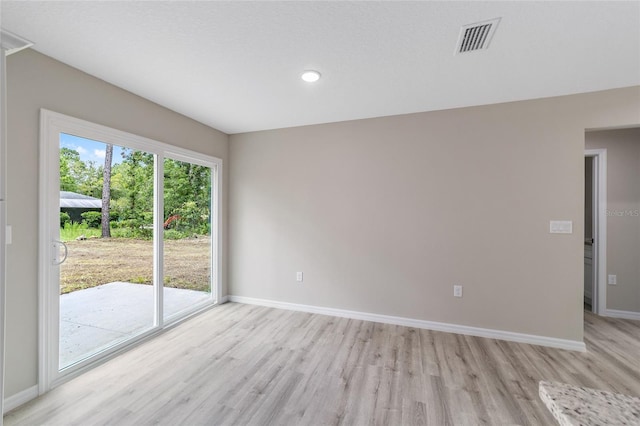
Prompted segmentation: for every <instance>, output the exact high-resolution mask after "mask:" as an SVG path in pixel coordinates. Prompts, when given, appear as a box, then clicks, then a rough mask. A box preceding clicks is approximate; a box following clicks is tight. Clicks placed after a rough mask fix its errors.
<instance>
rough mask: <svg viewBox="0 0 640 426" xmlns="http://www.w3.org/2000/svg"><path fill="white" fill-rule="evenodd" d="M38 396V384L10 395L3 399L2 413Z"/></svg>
mask: <svg viewBox="0 0 640 426" xmlns="http://www.w3.org/2000/svg"><path fill="white" fill-rule="evenodd" d="M37 397H38V385H34V386H31V387H30V388H27V389H25V390H23V391H20V392H18V393H16V394H13V395H11V396H10V397H8V398H6V399H5V400H4V412H3V413H4V414H6V413H8V412H9V411H11V410H13V409H14V408H18V407H19V406H21V405H22V404H26V403H27V402H29V401H31V400H32V399H35V398H37Z"/></svg>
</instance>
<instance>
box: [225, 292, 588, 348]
mask: <svg viewBox="0 0 640 426" xmlns="http://www.w3.org/2000/svg"><path fill="white" fill-rule="evenodd" d="M228 299H229V301H230V302H237V303H245V304H249V305H260V306H268V307H271V308H279V309H287V310H290V311H300V312H308V313H312V314H321V315H331V316H334V317H343V318H352V319H359V320H363V321H372V322H380V323H384V324H394V325H403V326H406V327H414V328H423V329H426V330H434V331H444V332H447V333H455V334H464V335H468V336H477V337H486V338H489V339H498V340H506V341H509V342H518V343H528V344H531V345H539V346H548V347H551V348H559V349H567V350H571V351H579V352H586V350H587V347H586V346H585V344H584V342H580V341H577V340H565V339H558V338H555V337H545V336H537V335H534V334H523V333H514V332H511V331H503V330H492V329H489V328H479V327H470V326H467V325H458V324H448V323H444V322H434V321H425V320H417V319H412V318H404V317H395V316H390V315H380V314H371V313H367V312H358V311H348V310H344V309H335V308H324V307H320V306H312V305H300V304H297V303H288V302H278V301H275V300H267V299H255V298H253V297H244V296H228Z"/></svg>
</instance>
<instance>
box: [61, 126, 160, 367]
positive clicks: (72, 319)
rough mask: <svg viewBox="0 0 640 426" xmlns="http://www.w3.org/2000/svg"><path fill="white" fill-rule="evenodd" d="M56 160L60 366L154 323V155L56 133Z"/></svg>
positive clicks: (134, 334) (105, 347) (135, 334)
mask: <svg viewBox="0 0 640 426" xmlns="http://www.w3.org/2000/svg"><path fill="white" fill-rule="evenodd" d="M59 164H60V235H59V240H60V241H61V242H62V243H64V245H62V244H60V246H61V247H63V248H64V249H65V251H66V252H67V253H66V260H64V261H63V262H62V263H61V264H60V266H59V268H60V270H59V272H60V275H59V277H60V299H59V300H60V306H59V307H60V323H59V327H60V328H59V369H63V368H66V367H69V366H71V365H73V364H76V363H78V362H80V361H83V360H85V359H88V358H90V357H92V356H93V355H95V354H97V353H99V352H101V351H103V350H105V349H108V348H110V347H113V346H114V345H117V344H119V343H122V342H124V341H127V340H129V339H131V338H133V337H135V336H137V335H139V334H141V333H143V332H145V331H147V330H149V329H151V328H152V327H153V326H154V306H155V305H154V300H155V299H154V289H153V251H154V248H153V219H154V218H153V199H154V179H153V178H154V155H153V154H149V153H146V152H144V151H139V150H134V149H128V148H124V147H121V146H115V145H109V144H106V143H103V142H99V141H95V140H90V139H85V138H80V137H77V136H73V135H69V134H64V133H61V134H60V163H59ZM103 201H104V202H103ZM60 258H61V259H64V255H63V254H61V255H60Z"/></svg>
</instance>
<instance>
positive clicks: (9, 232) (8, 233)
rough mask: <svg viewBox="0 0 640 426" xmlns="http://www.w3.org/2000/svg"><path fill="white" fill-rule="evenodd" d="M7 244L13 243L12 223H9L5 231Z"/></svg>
mask: <svg viewBox="0 0 640 426" xmlns="http://www.w3.org/2000/svg"><path fill="white" fill-rule="evenodd" d="M4 236H5V244H11V242H12V241H13V233H12V229H11V225H7V229H6V231H5V234H4Z"/></svg>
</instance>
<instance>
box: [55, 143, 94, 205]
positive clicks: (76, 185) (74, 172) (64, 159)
mask: <svg viewBox="0 0 640 426" xmlns="http://www.w3.org/2000/svg"><path fill="white" fill-rule="evenodd" d="M60 190H61V191H72V192H78V193H80V194H85V195H90V196H92V197H96V198H100V197H101V195H102V166H99V165H96V163H95V162H93V161H87V162H84V161H82V160H81V159H80V154H79V153H78V151H76V150H75V149H71V148H66V147H62V148H60Z"/></svg>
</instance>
